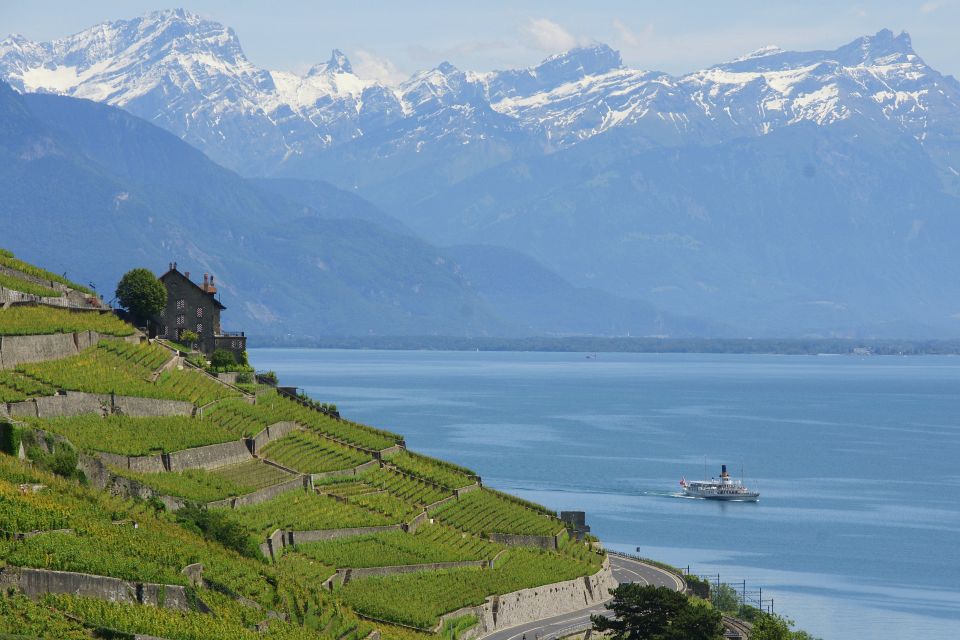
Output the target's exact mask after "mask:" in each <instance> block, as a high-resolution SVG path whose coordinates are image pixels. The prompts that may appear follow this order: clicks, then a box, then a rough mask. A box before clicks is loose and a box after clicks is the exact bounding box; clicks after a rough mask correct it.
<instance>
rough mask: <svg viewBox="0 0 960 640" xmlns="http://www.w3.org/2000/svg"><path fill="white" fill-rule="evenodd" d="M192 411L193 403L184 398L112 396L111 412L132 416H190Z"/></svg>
mask: <svg viewBox="0 0 960 640" xmlns="http://www.w3.org/2000/svg"><path fill="white" fill-rule="evenodd" d="M193 411H194V407H193V403H191V402H186V401H184V400H160V399H157V398H136V397H132V396H114V398H113V413H120V414H123V415H125V416H130V417H133V418H162V417H166V416H192V415H193Z"/></svg>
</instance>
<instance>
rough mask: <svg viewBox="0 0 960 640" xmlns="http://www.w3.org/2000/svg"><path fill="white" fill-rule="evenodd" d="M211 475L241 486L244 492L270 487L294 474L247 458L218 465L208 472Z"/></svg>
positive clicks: (291, 477)
mask: <svg viewBox="0 0 960 640" xmlns="http://www.w3.org/2000/svg"><path fill="white" fill-rule="evenodd" d="M210 473H211V475H213V476H216V477H219V478H222V479H224V480H225V481H227V482H228V483H230V484H233V485H235V486H238V487H241V488H242V489H244V490H245V491H244V492H245V493H249V492H250V491H256V490H257V489H263V488H264V487H270V486H273V485H275V484H280V483H281V482H286V481H287V480H292V479H293V477H294V476H291V475H290V474H289V473H287V472H286V471H284V470H283V469H278V468H277V467H274V466H273V465H269V464H266V463H265V462H261V461H259V460H249V461H247V462H240V463H238V464H231V465H228V466H226V467H220V468H218V469H214V470H213V471H211V472H210Z"/></svg>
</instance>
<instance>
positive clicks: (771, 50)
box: [734, 44, 783, 62]
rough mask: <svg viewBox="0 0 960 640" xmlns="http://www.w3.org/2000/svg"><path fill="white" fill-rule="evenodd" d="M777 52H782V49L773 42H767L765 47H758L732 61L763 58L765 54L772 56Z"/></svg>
mask: <svg viewBox="0 0 960 640" xmlns="http://www.w3.org/2000/svg"><path fill="white" fill-rule="evenodd" d="M778 53H783V49H781V48H780V47H778V46H777V45H775V44H768V45H767V46H765V47H760V48H759V49H757V50H756V51H751V52H750V53H748V54H747V55H745V56H740V57H739V58H737V59H736V60H734V62H743V61H744V60H754V59H756V58H764V57H766V56H773V55H776V54H778Z"/></svg>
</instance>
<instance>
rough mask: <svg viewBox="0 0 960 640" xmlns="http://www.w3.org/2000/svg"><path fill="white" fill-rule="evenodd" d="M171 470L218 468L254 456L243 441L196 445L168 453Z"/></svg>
mask: <svg viewBox="0 0 960 640" xmlns="http://www.w3.org/2000/svg"><path fill="white" fill-rule="evenodd" d="M167 458H168V462H169V466H168V469H169V470H170V471H184V470H185V469H217V468H219V467H225V466H227V465H229V464H237V463H239V462H246V461H248V460H252V459H253V456H251V455H250V451H249V450H248V449H247V447H246V445H244V444H243V442H241V441H239V440H237V441H235V442H224V443H222V444H211V445H207V446H205V447H194V448H193V449H185V450H183V451H177V452H175V453H171V454H168V455H167Z"/></svg>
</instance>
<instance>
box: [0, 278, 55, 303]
mask: <svg viewBox="0 0 960 640" xmlns="http://www.w3.org/2000/svg"><path fill="white" fill-rule="evenodd" d="M0 287H3V288H5V289H13V290H14V291H19V292H20V293H29V294H30V295H34V296H41V297H44V298H59V297H61V296H62V295H63V292H62V291H59V290H57V289H51V288H50V287H45V286H43V285H40V284H36V283H34V282H31V281H29V280H24V279H23V278H18V277H16V276H11V275H8V274H6V273H0Z"/></svg>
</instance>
